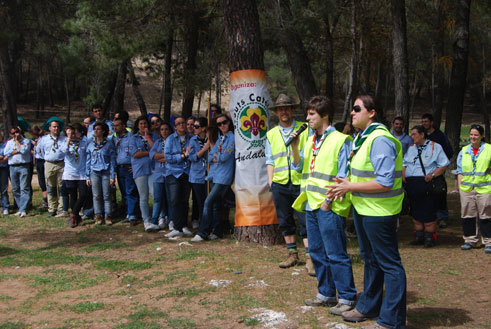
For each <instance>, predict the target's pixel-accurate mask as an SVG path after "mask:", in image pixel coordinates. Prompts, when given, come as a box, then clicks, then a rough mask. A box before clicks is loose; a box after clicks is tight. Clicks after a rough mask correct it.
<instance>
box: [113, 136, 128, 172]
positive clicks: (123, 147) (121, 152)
mask: <svg viewBox="0 0 491 329" xmlns="http://www.w3.org/2000/svg"><path fill="white" fill-rule="evenodd" d="M132 135H133V134H132V133H130V132H127V133H126V134H124V136H122V137H121V136H119V135H118V134H116V133H115V134H114V136H113V142H114V145H115V146H116V164H117V165H123V164H125V165H129V164H131V158H132V156H131V153H130V141H131V136H132Z"/></svg>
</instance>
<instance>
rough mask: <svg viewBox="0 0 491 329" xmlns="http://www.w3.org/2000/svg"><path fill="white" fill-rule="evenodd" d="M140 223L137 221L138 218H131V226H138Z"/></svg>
mask: <svg viewBox="0 0 491 329" xmlns="http://www.w3.org/2000/svg"><path fill="white" fill-rule="evenodd" d="M138 224H140V222H139V221H137V220H130V226H136V225H138Z"/></svg>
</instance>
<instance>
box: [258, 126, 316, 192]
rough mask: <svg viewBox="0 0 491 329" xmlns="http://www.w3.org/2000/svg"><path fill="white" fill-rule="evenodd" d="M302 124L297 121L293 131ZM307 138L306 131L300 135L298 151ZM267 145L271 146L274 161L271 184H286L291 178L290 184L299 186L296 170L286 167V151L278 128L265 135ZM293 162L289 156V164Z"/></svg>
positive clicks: (298, 175) (298, 176)
mask: <svg viewBox="0 0 491 329" xmlns="http://www.w3.org/2000/svg"><path fill="white" fill-rule="evenodd" d="M302 124H304V122H300V121H297V122H296V125H295V128H293V129H294V131H297V130H298V129H299V128H300V126H301V125H302ZM308 136H309V132H308V130H306V131H304V132H303V133H301V134H300V136H299V138H300V140H299V143H298V149H299V150H301V149H302V148H303V146H304V144H305V141H306V140H307V138H308ZM266 137H267V138H268V141H269V145H270V146H271V153H272V157H273V161H274V169H273V182H275V183H278V184H288V180H289V179H290V176H291V181H292V184H295V185H299V184H300V177H301V175H300V173H298V172H297V171H296V170H291V169H290V168H289V166H288V150H287V149H286V146H285V141H284V140H283V136H282V134H281V131H280V127H278V126H276V127H274V128H273V129H271V130H270V131H268V133H267V134H266ZM292 162H293V155H290V163H292Z"/></svg>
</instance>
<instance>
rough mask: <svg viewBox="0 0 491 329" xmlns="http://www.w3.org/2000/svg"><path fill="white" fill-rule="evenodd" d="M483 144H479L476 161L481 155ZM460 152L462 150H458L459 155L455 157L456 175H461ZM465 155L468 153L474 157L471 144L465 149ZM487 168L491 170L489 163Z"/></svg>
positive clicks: (490, 163)
mask: <svg viewBox="0 0 491 329" xmlns="http://www.w3.org/2000/svg"><path fill="white" fill-rule="evenodd" d="M484 145H485V143H484V142H481V146H479V151H477V156H476V159H477V158H479V155H480V154H481V152H482V150H484ZM462 152H464V149H462V150H460V152H459V155H458V157H457V174H462V155H463V154H462ZM465 152H466V153H469V154H470V155H471V156H473V155H474V151H473V150H472V144H470V145H469V146H467V148H466V149H465ZM489 168H491V161H490V162H489Z"/></svg>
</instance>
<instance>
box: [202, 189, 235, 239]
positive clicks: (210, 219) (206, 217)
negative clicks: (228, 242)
mask: <svg viewBox="0 0 491 329" xmlns="http://www.w3.org/2000/svg"><path fill="white" fill-rule="evenodd" d="M228 187H229V185H223V184H214V183H211V186H210V194H208V196H207V197H206V200H205V205H204V207H203V217H202V218H201V222H200V224H199V229H198V235H199V236H200V237H202V238H203V239H208V236H209V235H210V234H211V233H213V234H215V235H216V236H218V237H223V228H222V225H221V222H222V212H221V210H222V203H223V196H224V195H225V192H227V188H228Z"/></svg>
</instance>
